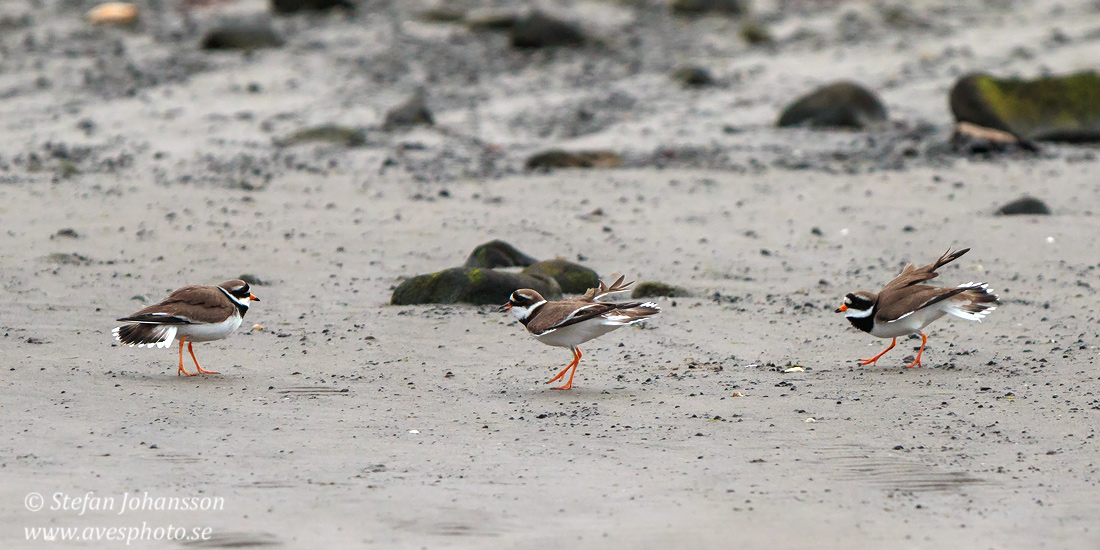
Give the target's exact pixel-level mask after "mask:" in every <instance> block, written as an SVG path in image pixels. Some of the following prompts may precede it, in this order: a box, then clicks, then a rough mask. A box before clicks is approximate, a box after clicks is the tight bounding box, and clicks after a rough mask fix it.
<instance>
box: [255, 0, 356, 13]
mask: <svg viewBox="0 0 1100 550" xmlns="http://www.w3.org/2000/svg"><path fill="white" fill-rule="evenodd" d="M334 8H344V9H347V10H354V9H355V4H354V3H352V2H351V0H271V11H273V12H275V13H279V14H288V13H297V12H300V11H325V10H331V9H334Z"/></svg>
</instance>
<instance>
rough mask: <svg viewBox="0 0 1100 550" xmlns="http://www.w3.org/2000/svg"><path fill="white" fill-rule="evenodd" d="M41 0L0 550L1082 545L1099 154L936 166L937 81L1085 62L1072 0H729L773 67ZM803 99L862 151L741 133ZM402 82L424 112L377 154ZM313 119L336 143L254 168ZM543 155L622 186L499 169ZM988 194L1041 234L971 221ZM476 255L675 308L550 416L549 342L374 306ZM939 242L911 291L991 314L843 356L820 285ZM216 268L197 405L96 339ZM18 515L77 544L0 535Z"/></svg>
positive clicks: (239, 6) (11, 146)
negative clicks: (746, 7) (836, 92)
mask: <svg viewBox="0 0 1100 550" xmlns="http://www.w3.org/2000/svg"><path fill="white" fill-rule="evenodd" d="M40 4H41V5H39V6H30V5H22V3H16V2H11V3H6V4H3V5H2V6H0V21H6V23H3V25H7V29H8V30H5V31H3V32H2V33H0V98H2V99H0V145H2V147H0V229H2V232H0V257H2V258H3V261H2V264H0V265H2V267H0V284H2V287H3V290H2V295H3V297H4V298H3V300H2V301H0V334H2V335H3V338H2V339H0V350H2V351H3V353H2V355H3V357H4V361H3V366H4V367H5V368H4V369H3V374H4V378H5V380H4V383H3V384H2V385H0V388H3V390H2V393H3V398H2V400H0V412H2V413H3V416H4V421H3V423H2V426H3V429H2V436H3V437H0V454H2V455H3V457H4V458H3V460H2V461H0V479H2V481H3V483H0V502H3V503H4V504H3V506H0V523H2V525H3V528H2V529H0V547H3V548H39V547H42V546H46V545H51V544H52V545H53V546H55V547H61V546H65V547H74V548H121V547H127V546H129V547H138V548H142V547H156V548H240V547H277V548H310V549H312V548H612V547H621V548H730V547H744V548H759V547H763V546H765V545H766V546H768V547H771V548H809V547H816V548H852V549H863V548H866V549H878V548H901V549H907V548H914V549H915V548H938V549H948V548H949V549H955V548H958V549H975V548H981V549H1015V548H1020V549H1024V548H1027V549H1034V548H1049V549H1095V548H1097V547H1100V498H1098V497H1100V440H1097V438H1096V437H1095V436H1096V432H1097V426H1098V425H1100V423H1098V418H1100V397H1098V396H1100V371H1098V370H1097V369H1096V365H1097V360H1098V358H1100V348H1098V345H1100V325H1098V324H1097V323H1098V319H1100V312H1098V303H1100V302H1098V301H1097V287H1098V285H1100V281H1098V280H1097V268H1098V267H1100V264H1098V263H1097V262H1098V260H1097V256H1096V250H1098V249H1100V232H1098V231H1097V218H1096V213H1097V212H1098V211H1100V209H1098V205H1100V186H1098V185H1097V174H1098V173H1100V172H1098V169H1100V163H1098V160H1097V150H1096V147H1095V145H1067V144H1044V145H1043V147H1042V151H1041V152H1040V153H1039V154H1035V155H1004V156H994V157H966V156H960V155H958V154H955V153H953V152H952V151H951V150H950V148H949V147H948V146H947V145H946V144H947V141H948V139H949V136H950V134H951V129H952V123H953V119H952V117H951V113H950V111H949V110H948V108H947V93H948V91H949V90H950V88H951V86H952V84H953V83H954V81H955V79H957V78H958V77H959V76H962V75H963V74H966V73H968V72H972V71H986V72H994V73H997V74H1003V75H1006V76H1008V75H1020V76H1036V75H1039V74H1044V73H1045V72H1051V71H1052V72H1066V71H1075V70H1083V69H1093V68H1095V62H1096V55H1095V54H1096V52H1097V48H1098V47H1100V33H1098V32H1097V30H1098V29H1100V11H1098V9H1097V7H1096V5H1095V3H1094V2H1088V1H1083V0H1082V1H1076V0H1067V1H1065V2H1060V3H1059V4H1058V5H1057V6H1048V5H1046V3H1041V2H1034V3H1032V2H1022V1H1018V2H1014V1H1004V2H978V1H969V0H967V1H964V2H932V1H928V2H926V1H924V0H919V1H915V2H909V3H907V4H906V6H907V7H908V9H909V10H910V12H909V13H911V14H912V16H913V17H914V18H916V19H915V20H916V21H919V22H921V24H919V25H917V24H913V25H912V26H908V27H905V26H890V25H888V24H887V23H884V22H883V21H884V19H883V17H882V13H883V10H884V8H883V5H880V4H871V3H865V2H837V3H830V4H829V5H820V4H819V3H812V2H793V3H773V2H758V3H757V4H756V6H755V13H756V14H757V15H756V16H757V17H758V18H759V20H760V21H762V22H764V23H765V24H766V25H767V26H768V27H769V29H770V30H771V32H772V33H773V34H774V36H775V39H776V41H775V44H774V45H773V46H768V47H753V46H749V45H747V44H745V42H744V41H743V40H741V39H740V38H739V37H738V29H739V25H740V23H739V22H738V21H739V20H738V19H731V18H728V17H720V16H706V17H695V18H682V17H674V16H672V15H670V14H669V13H668V9H667V6H664V5H662V4H657V3H654V4H637V5H636V4H632V3H628V2H610V1H595V0H593V1H575V2H549V3H545V4H540V5H541V6H543V7H544V8H545V9H547V10H549V11H551V12H553V13H556V14H559V15H562V16H563V17H566V18H568V19H571V20H575V21H579V22H581V24H582V25H583V26H584V28H585V29H586V31H588V32H590V33H592V34H593V35H595V36H597V37H599V39H600V42H599V44H598V45H597V46H586V47H584V48H579V49H561V50H554V51H536V52H519V51H515V50H513V49H511V48H510V47H509V46H508V44H507V42H506V41H505V40H504V38H503V37H502V36H498V35H496V34H493V33H491V32H490V33H488V34H485V33H482V32H475V31H471V30H469V29H468V28H467V27H465V26H463V25H461V24H454V23H438V22H431V21H425V20H424V18H422V17H420V16H419V15H418V14H420V13H422V11H423V10H425V9H427V8H428V7H430V5H429V4H427V3H420V2H408V3H404V2H400V3H395V4H393V5H391V4H388V3H386V2H365V3H364V5H362V6H360V9H358V10H357V11H356V12H355V13H353V14H348V13H345V12H342V11H337V12H332V13H323V14H300V15H293V16H285V17H278V18H276V19H274V21H273V25H274V28H275V29H276V30H278V31H279V33H280V34H281V36H283V38H284V39H285V44H284V45H283V46H281V47H278V48H272V49H263V50H258V51H255V52H250V53H242V52H239V51H230V52H206V51H201V50H199V49H198V47H197V44H198V43H199V39H200V36H201V34H202V32H204V29H207V28H210V27H211V26H213V25H215V24H216V23H217V22H218V21H221V20H223V19H224V18H227V17H255V16H257V14H263V13H264V12H266V10H267V5H266V2H260V1H255V0H240V1H238V2H229V3H215V4H214V5H209V6H201V7H194V8H192V9H190V11H187V10H184V9H182V8H179V9H178V7H177V6H176V3H174V2H172V3H170V2H166V1H164V2H149V3H148V4H142V7H143V8H145V11H144V12H143V14H142V20H141V23H140V24H139V25H138V26H137V27H134V28H109V27H108V28H99V27H95V28H93V27H92V26H90V25H89V24H88V23H86V22H85V21H83V20H82V15H83V13H84V11H85V10H86V9H88V8H89V7H91V6H92V5H93V4H92V3H84V2H70V1H60V0H58V1H52V0H50V1H45V2H41V3H40ZM514 4H518V3H508V2H500V3H497V4H495V5H496V6H498V7H501V8H502V9H513V8H515V7H516V6H515V5H514ZM462 6H464V7H468V6H466V4H463V5H462ZM477 6H478V7H482V8H483V7H485V6H482V5H480V4H478V5H477ZM185 13H186V14H187V15H186V17H185V16H184V14H185ZM395 20H396V21H400V24H399V25H395V24H393V22H394V21H395ZM853 25H855V27H854V28H855V30H851V29H852V28H853ZM852 33H856V34H858V36H859V39H858V40H856V39H853V38H852V36H851V35H852ZM1059 36H1060V37H1061V38H1058V37H1059ZM684 64H696V65H703V66H706V67H708V68H709V69H710V70H711V71H712V72H713V73H714V75H715V76H716V77H717V79H718V81H719V83H718V85H716V86H713V87H707V88H702V89H698V90H696V89H685V88H683V87H682V86H681V85H680V84H678V83H676V82H675V81H673V80H672V79H671V78H670V77H669V75H670V74H671V73H672V72H673V71H674V69H675V68H676V67H678V66H681V65H684ZM838 79H847V80H855V81H857V82H860V83H862V84H863V85H865V86H867V87H869V88H870V89H872V90H875V91H876V92H878V93H879V94H880V95H881V97H882V99H883V102H884V103H885V105H886V106H887V108H888V109H889V118H890V123H889V124H888V125H886V126H884V127H881V128H878V129H874V130H869V131H862V132H853V131H820V130H809V129H782V130H781V129H778V128H775V127H774V123H775V119H776V117H777V116H778V113H779V111H780V110H781V109H782V108H783V107H784V106H785V105H786V104H788V103H789V102H791V101H792V100H794V99H795V98H796V97H798V96H799V95H801V94H803V93H805V92H806V91H808V90H810V89H812V88H814V87H816V86H819V85H822V84H826V83H829V82H831V81H834V80H838ZM421 86H422V87H424V89H425V91H426V94H427V104H428V106H429V107H430V108H431V110H432V113H433V115H434V118H435V125H434V126H431V127H426V126H420V127H415V128H411V129H404V130H399V131H388V130H383V129H382V126H383V121H384V119H385V115H386V112H387V111H388V110H389V109H391V108H392V107H394V106H396V105H398V104H400V103H401V102H403V101H404V100H405V99H406V98H408V97H409V96H410V95H411V94H412V93H413V92H414V91H415V89H416V88H417V87H421ZM326 124H339V125H342V126H347V127H352V128H358V129H362V131H363V136H365V141H364V143H362V144H360V146H357V147H346V146H344V145H343V144H338V143H308V144H301V145H293V146H286V145H285V144H281V143H279V140H280V139H282V138H284V137H285V136H288V135H291V134H293V133H294V132H296V131H298V130H300V129H303V128H308V127H316V126H318V125H326ZM552 148H563V149H570V150H580V149H607V150H613V151H616V152H618V153H619V154H621V155H622V158H623V166H622V167H621V168H616V169H594V170H555V171H552V172H541V171H534V172H531V171H525V170H524V169H523V166H524V161H525V159H526V158H528V157H529V156H530V155H531V154H534V153H537V152H539V151H544V150H547V149H552ZM1022 195H1031V196H1035V197H1038V198H1040V199H1042V200H1043V201H1045V202H1046V203H1047V204H1048V205H1049V206H1050V208H1051V210H1052V215H1049V216H996V215H994V211H995V210H996V209H997V208H998V207H999V206H1001V205H1002V204H1004V203H1006V202H1008V201H1011V200H1013V199H1016V198H1018V197H1020V196H1022ZM596 210H599V211H600V213H598V214H593V212H595V211H596ZM63 230H71V231H63ZM492 239H504V240H506V241H508V242H509V243H511V244H513V245H515V246H516V247H517V248H519V249H520V250H522V251H524V252H526V253H528V254H530V255H532V256H534V257H536V258H542V259H546V258H554V257H562V258H566V259H569V260H572V261H576V262H579V263H581V264H583V265H586V266H589V267H591V268H593V269H595V270H596V271H597V272H598V273H599V274H600V275H601V276H604V277H605V278H606V277H608V276H610V275H611V274H612V273H622V274H626V275H627V277H628V278H629V279H637V280H640V281H662V282H666V283H669V284H673V285H678V286H681V287H684V288H686V289H688V290H689V291H690V292H691V293H692V295H693V296H692V297H686V298H660V299H658V300H657V301H658V303H659V304H660V305H661V306H662V308H663V311H662V313H661V314H660V315H658V316H657V317H655V318H653V319H652V320H650V321H648V322H646V323H645V324H644V325H643V326H640V327H638V326H634V327H627V328H624V329H622V330H618V331H616V332H614V333H611V334H609V335H607V336H604V337H602V338H600V339H598V340H594V341H592V342H590V343H588V344H587V346H586V347H584V348H583V349H584V352H585V356H584V359H583V360H582V362H581V364H580V367H579V369H578V371H577V375H576V379H575V381H574V387H573V389H571V390H569V391H561V392H558V391H552V390H550V389H549V387H548V386H546V385H544V384H543V382H545V381H546V380H547V379H549V378H550V377H551V376H553V374H554V373H556V372H558V370H560V369H561V368H562V367H564V366H565V364H566V363H567V362H568V361H569V359H570V357H569V353H568V351H567V350H564V349H559V348H552V347H548V346H544V345H542V344H540V343H539V342H537V341H536V340H535V339H533V338H531V337H530V335H528V334H527V333H526V331H525V330H524V329H523V326H522V325H520V324H519V323H517V322H516V320H515V319H514V318H513V317H511V316H510V315H508V314H505V313H500V312H498V311H497V309H496V308H495V307H491V306H481V307H477V306H468V305H430V306H391V305H389V303H390V295H391V293H392V292H393V289H394V288H395V287H396V285H398V284H399V283H400V282H401V281H402V280H404V278H406V277H410V276H414V275H417V274H423V273H431V272H434V271H438V270H440V269H444V268H447V267H452V266H457V265H461V264H462V262H463V261H464V260H465V259H466V256H467V255H468V254H469V253H470V251H471V250H472V249H473V248H474V247H475V246H477V245H479V244H481V243H484V242H486V241H490V240H492ZM949 247H950V248H966V247H969V248H971V251H970V252H969V253H968V254H966V255H965V256H963V257H962V258H961V259H960V260H958V261H957V262H955V263H952V264H950V265H949V266H947V267H945V268H943V269H942V270H941V275H940V278H939V279H937V280H936V282H937V283H942V284H943V285H945V286H955V285H958V284H961V283H965V282H967V281H982V282H989V283H990V286H992V287H993V289H994V291H995V292H996V293H997V294H999V295H1000V297H1001V302H1002V303H1001V304H1000V307H999V308H998V309H997V310H996V311H995V312H993V313H992V314H991V315H990V316H989V317H988V318H987V319H986V320H985V321H983V322H982V323H974V322H967V321H963V320H960V319H953V318H944V319H942V320H940V321H938V322H937V323H935V324H934V325H932V326H930V327H929V329H928V334H929V342H928V347H927V349H926V350H925V352H924V356H923V359H924V366H923V367H922V368H913V369H906V368H904V365H906V364H907V363H908V362H909V361H911V360H912V358H913V357H914V356H915V354H916V350H917V349H918V348H919V346H920V338H919V337H912V338H910V339H905V338H903V339H900V340H899V342H898V348H897V349H895V350H893V351H892V352H890V353H889V354H887V355H886V356H885V357H883V359H882V360H880V361H879V363H878V365H877V366H867V367H860V366H858V365H857V363H856V359H858V358H862V357H869V356H871V355H873V354H875V353H877V352H879V351H881V349H883V348H884V347H885V345H886V344H888V341H886V340H880V339H877V338H874V337H871V336H870V335H868V334H865V333H862V332H859V331H857V330H855V329H853V328H852V327H851V326H850V325H849V323H848V322H847V321H845V319H844V318H843V316H842V315H840V314H837V313H834V311H833V310H834V309H835V308H836V307H837V306H838V305H840V302H841V300H842V299H843V297H844V295H845V294H846V293H848V292H851V291H854V290H859V289H866V290H877V289H878V288H881V286H882V285H884V284H885V283H887V282H888V281H889V280H890V279H892V278H893V277H894V276H895V275H896V274H897V273H898V272H899V271H900V270H901V268H902V266H904V265H905V264H906V263H907V262H910V261H912V262H916V263H919V264H925V263H929V262H931V261H933V260H934V259H935V258H936V257H938V256H939V255H940V254H942V253H943V252H944V251H945V250H947V249H948V248H949ZM241 274H249V275H252V276H254V277H256V278H257V279H258V280H259V281H260V283H261V284H256V285H254V286H253V287H252V291H253V292H254V293H255V294H256V295H257V296H258V297H259V298H260V299H261V300H262V301H261V302H259V303H257V304H254V306H253V307H252V308H251V309H250V310H249V312H248V314H247V316H246V318H245V321H244V325H242V327H241V330H240V331H239V332H238V333H236V334H234V335H233V336H231V337H230V338H228V339H226V340H221V341H218V342H213V343H203V344H196V346H195V352H196V354H197V355H198V358H199V360H200V361H202V365H203V367H204V368H207V369H211V370H218V371H220V372H221V374H219V375H207V376H197V377H178V376H176V363H177V356H176V350H175V347H174V346H173V347H171V348H169V349H153V350H149V349H136V348H129V347H123V346H119V345H117V344H116V343H115V342H114V341H113V340H112V336H111V329H112V328H114V327H115V326H117V324H118V323H116V322H115V321H114V319H115V318H118V317H122V316H124V315H127V314H130V313H132V312H134V311H137V310H138V309H140V308H142V307H144V306H145V305H148V304H151V303H153V302H155V301H157V300H160V299H161V298H162V297H164V296H166V295H167V294H168V293H169V292H171V291H172V290H174V289H176V288H178V287H180V286H183V285H185V284H217V283H219V282H221V281H223V280H225V279H228V278H234V277H237V276H239V275H241ZM254 324H258V325H260V326H261V327H257V328H253V325H254ZM187 364H188V366H189V367H190V363H189V362H188V363H187ZM794 367H800V368H794ZM32 495H38V496H39V497H40V498H41V500H36V499H35V498H34V497H32ZM173 498H174V499H176V500H169V499H173ZM109 499H113V500H109ZM127 499H130V500H128V501H127ZM133 499H137V500H133ZM157 499H162V500H161V501H160V503H161V504H159V505H158V504H157V502H158V501H157ZM217 499H221V500H217ZM124 501H127V502H130V504H131V505H132V506H134V507H135V508H125V507H124V506H123V502H124ZM173 503H174V504H173ZM203 503H206V504H205V506H207V507H208V508H210V509H206V510H203V509H201V507H202V506H203ZM219 503H220V504H219ZM192 505H194V506H195V507H198V508H200V509H194V508H192ZM172 507H174V509H169V508H172ZM181 507H186V508H181ZM34 508H39V509H37V510H35V509H34ZM93 508H94V509H93ZM169 526H171V530H169ZM54 527H56V528H76V530H77V532H78V533H80V535H81V536H84V535H85V533H86V532H92V533H93V536H92V538H90V539H89V538H88V537H87V536H85V538H82V539H81V540H74V541H64V542H52V543H51V542H46V541H43V540H30V539H31V537H30V535H29V533H30V532H31V530H34V529H37V528H54ZM109 528H117V529H118V533H119V534H121V535H122V536H123V538H122V539H115V540H107V538H106V534H105V532H103V533H100V534H96V532H95V530H96V529H109ZM143 528H148V529H149V530H150V531H149V533H150V534H149V535H142V534H141V532H142V529H143ZM157 528H161V529H162V531H161V533H162V534H163V537H162V538H160V539H155V537H156V532H155V529H157ZM180 528H182V529H184V530H185V531H183V532H182V533H183V535H184V540H168V538H169V537H170V535H169V533H170V532H171V533H179V531H177V530H178V529H180ZM134 529H136V530H137V531H133V530H134ZM89 530H90V531H89ZM36 533H37V531H36ZM134 533H138V538H136V539H133V540H130V541H129V544H127V542H128V541H127V540H125V538H126V537H127V536H130V537H132V536H133V534H134ZM100 535H102V536H100ZM97 537H98V538H97ZM141 537H145V538H141ZM149 538H154V540H148V539H149Z"/></svg>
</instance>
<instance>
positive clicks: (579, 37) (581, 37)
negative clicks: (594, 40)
mask: <svg viewBox="0 0 1100 550" xmlns="http://www.w3.org/2000/svg"><path fill="white" fill-rule="evenodd" d="M511 38H512V47H513V48H521V49H534V48H554V47H563V46H583V45H584V43H585V41H586V37H585V34H584V31H583V30H581V28H580V26H578V25H577V24H576V23H571V22H568V21H563V20H561V19H558V18H556V17H552V16H550V15H547V14H545V13H543V12H541V11H537V10H536V11H533V12H531V13H530V14H529V15H528V16H527V17H522V18H520V19H517V20H516V21H515V24H514V25H513V26H512V29H511Z"/></svg>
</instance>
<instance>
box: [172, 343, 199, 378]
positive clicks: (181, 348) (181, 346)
mask: <svg viewBox="0 0 1100 550" xmlns="http://www.w3.org/2000/svg"><path fill="white" fill-rule="evenodd" d="M186 341H187V338H181V339H180V368H179V370H177V371H176V376H179V375H181V374H186V375H187V376H195V373H193V372H187V369H185V368H183V343H184V342H186Z"/></svg>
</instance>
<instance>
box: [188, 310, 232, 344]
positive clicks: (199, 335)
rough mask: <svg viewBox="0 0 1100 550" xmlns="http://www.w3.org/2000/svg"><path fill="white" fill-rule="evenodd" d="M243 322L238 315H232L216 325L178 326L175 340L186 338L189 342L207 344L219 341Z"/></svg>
mask: <svg viewBox="0 0 1100 550" xmlns="http://www.w3.org/2000/svg"><path fill="white" fill-rule="evenodd" d="M242 321H244V318H242V317H241V316H240V315H233V316H232V317H230V318H228V319H226V320H224V321H222V322H220V323H217V324H209V325H180V326H179V328H178V329H177V330H176V339H177V340H183V339H184V338H186V339H187V340H188V341H190V342H209V341H211V340H221V339H222V338H225V337H226V336H229V335H230V334H233V331H235V330H237V329H238V328H239V327H240V326H241V322H242Z"/></svg>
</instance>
